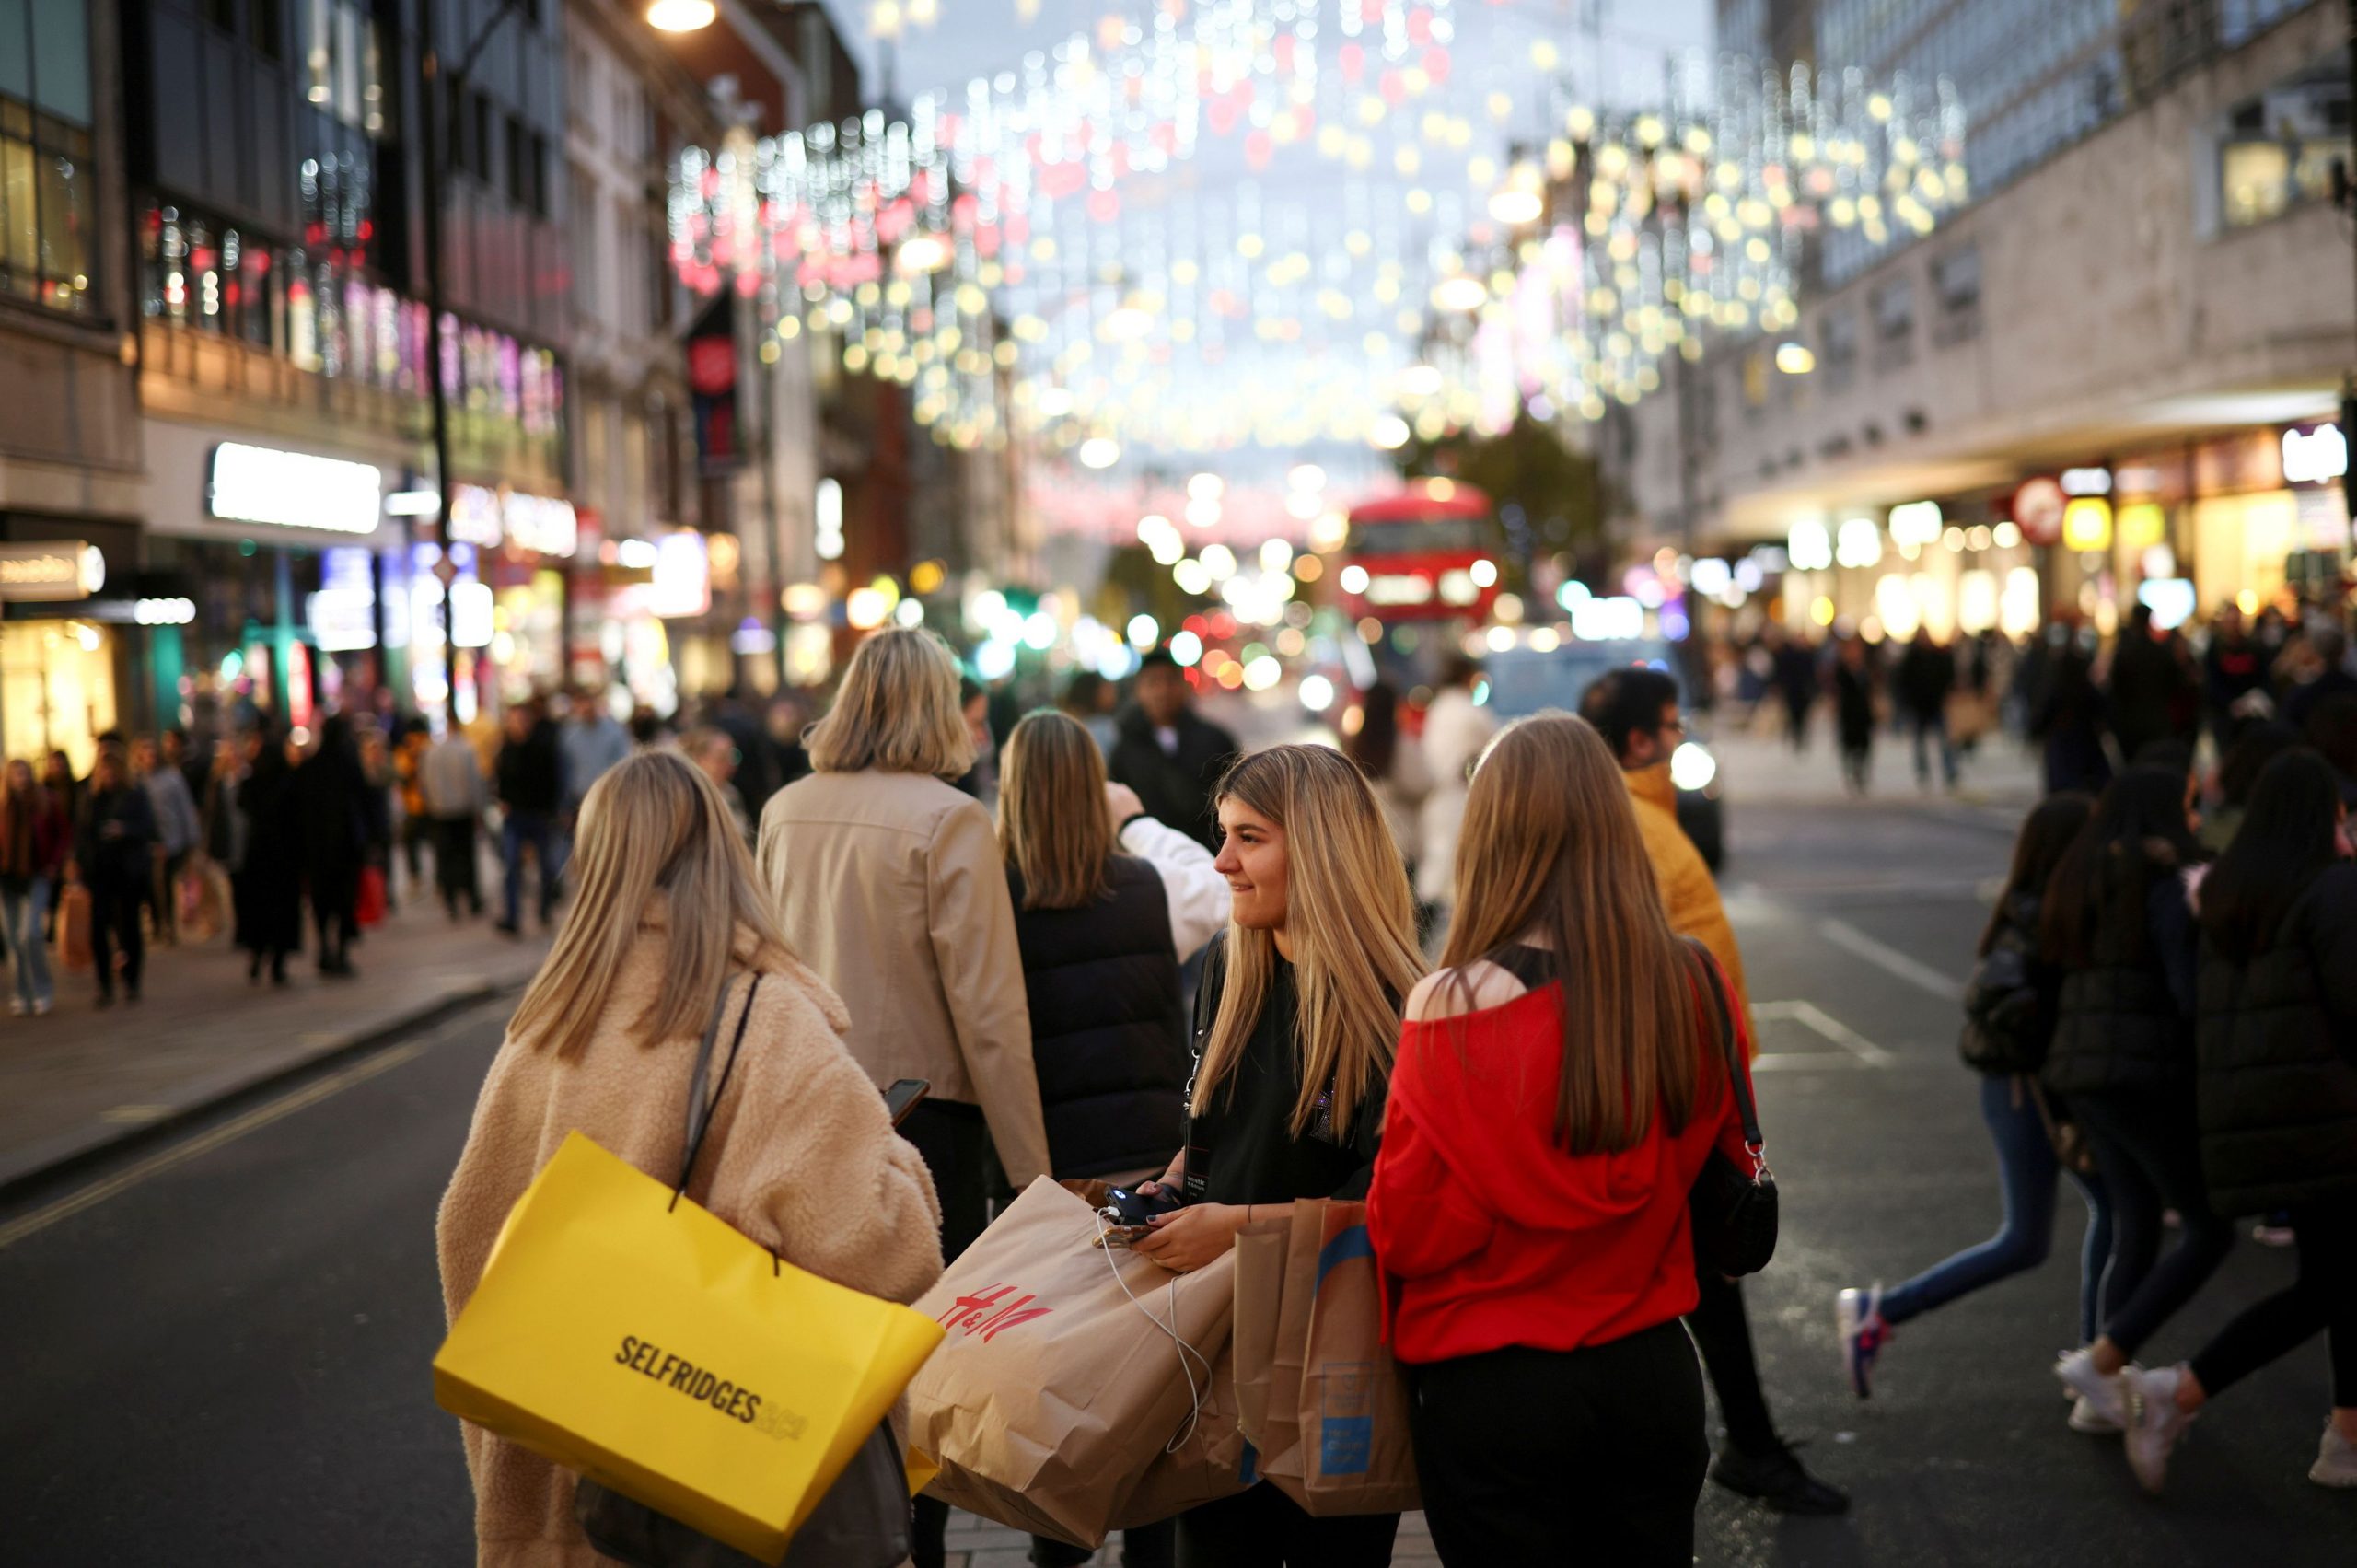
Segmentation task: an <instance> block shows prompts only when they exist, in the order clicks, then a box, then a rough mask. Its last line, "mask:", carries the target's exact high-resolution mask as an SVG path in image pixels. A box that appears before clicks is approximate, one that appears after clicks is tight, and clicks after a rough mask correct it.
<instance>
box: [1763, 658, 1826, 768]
mask: <svg viewBox="0 0 2357 1568" xmlns="http://www.w3.org/2000/svg"><path fill="white" fill-rule="evenodd" d="M1818 656H1819V650H1817V648H1815V647H1813V646H1811V645H1810V644H1809V642H1808V640H1807V639H1806V638H1805V637H1801V636H1794V637H1791V638H1788V639H1786V640H1784V641H1783V642H1782V643H1780V644H1779V645H1777V648H1776V669H1775V680H1776V689H1777V691H1779V692H1780V693H1782V696H1783V699H1784V724H1785V733H1786V734H1787V735H1789V736H1790V737H1791V738H1792V742H1793V749H1794V751H1795V752H1802V751H1806V750H1807V749H1808V721H1809V714H1810V711H1811V710H1813V709H1814V708H1815V707H1816V706H1817V696H1818V694H1819V693H1820V692H1822V691H1824V689H1825V677H1824V675H1823V674H1822V673H1821V672H1820V670H1819V669H1818V668H1817V662H1818Z"/></svg>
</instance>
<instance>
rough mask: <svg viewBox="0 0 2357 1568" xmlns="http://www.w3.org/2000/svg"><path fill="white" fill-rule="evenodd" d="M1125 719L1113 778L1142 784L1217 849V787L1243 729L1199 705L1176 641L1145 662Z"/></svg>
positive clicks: (1172, 819) (1167, 819)
mask: <svg viewBox="0 0 2357 1568" xmlns="http://www.w3.org/2000/svg"><path fill="white" fill-rule="evenodd" d="M1119 727H1120V738H1119V739H1118V740H1116V741H1115V742H1114V745H1113V751H1112V755H1111V757H1110V758H1109V760H1108V761H1107V764H1106V770H1105V771H1106V772H1107V773H1109V775H1110V776H1111V777H1112V780H1113V782H1114V783H1116V784H1127V785H1129V786H1130V787H1131V788H1132V789H1133V790H1135V791H1137V796H1138V799H1139V800H1141V801H1142V802H1144V805H1145V809H1146V814H1147V815H1148V816H1150V817H1152V818H1153V819H1155V821H1157V822H1161V823H1165V824H1167V825H1168V826H1170V827H1173V828H1176V829H1178V830H1179V831H1180V832H1182V833H1186V834H1189V835H1190V836H1191V837H1193V838H1194V839H1195V841H1196V842H1199V843H1201V844H1202V846H1203V847H1204V848H1205V849H1210V850H1216V849H1218V847H1219V836H1218V826H1217V824H1216V823H1215V822H1213V819H1212V790H1213V785H1214V784H1217V782H1218V781H1219V779H1220V777H1221V776H1222V775H1223V774H1224V773H1225V772H1226V771H1227V766H1228V764H1229V763H1230V762H1232V761H1235V760H1236V756H1237V745H1236V737H1234V736H1232V735H1230V734H1228V732H1227V731H1225V730H1224V729H1222V728H1221V727H1220V726H1217V725H1215V724H1213V723H1212V722H1211V721H1210V720H1208V719H1206V718H1204V717H1202V715H1201V714H1198V713H1196V712H1195V707H1194V693H1193V692H1192V691H1190V689H1189V687H1188V685H1187V677H1186V674H1185V672H1184V671H1182V670H1181V669H1179V661H1178V660H1177V659H1175V658H1173V657H1171V656H1170V650H1169V649H1167V648H1156V649H1155V650H1154V652H1152V653H1150V654H1148V655H1146V656H1145V657H1144V660H1142V661H1141V662H1140V664H1139V667H1138V679H1137V690H1136V693H1135V701H1134V702H1132V703H1131V705H1130V706H1129V708H1127V709H1126V710H1125V711H1124V712H1123V713H1122V714H1121V715H1120V720H1119Z"/></svg>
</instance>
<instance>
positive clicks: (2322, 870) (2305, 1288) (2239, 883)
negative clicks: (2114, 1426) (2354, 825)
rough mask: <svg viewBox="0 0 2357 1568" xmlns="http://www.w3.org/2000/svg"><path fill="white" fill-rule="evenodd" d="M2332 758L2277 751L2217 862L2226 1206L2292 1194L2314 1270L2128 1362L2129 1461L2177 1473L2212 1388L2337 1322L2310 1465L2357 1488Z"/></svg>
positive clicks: (2217, 1152) (2346, 924) (2200, 1050)
mask: <svg viewBox="0 0 2357 1568" xmlns="http://www.w3.org/2000/svg"><path fill="white" fill-rule="evenodd" d="M2347 829H2348V813H2347V811H2346V809H2345V808H2344V807H2343V806H2342V805H2341V799H2340V789H2339V787H2338V784H2337V781H2336V780H2335V779H2334V777H2333V774H2332V770H2331V768H2330V767H2329V766H2328V765H2327V764H2326V763H2325V762H2324V761H2322V760H2320V759H2318V758H2317V757H2316V756H2314V755H2313V754H2311V753H2308V752H2305V751H2293V752H2290V753H2287V754H2285V755H2284V756H2282V757H2279V758H2277V759H2276V760H2275V761H2272V762H2270V763H2269V764H2268V765H2267V768H2266V771H2265V772H2263V773H2261V774H2260V776H2259V780H2258V785H2257V786H2256V787H2255V788H2254V789H2253V790H2252V792H2251V799H2250V810H2249V814H2248V816H2247V818H2245V819H2244V822H2243V827H2242V830H2241V831H2240V832H2239V833H2237V834H2236V835H2235V842H2233V843H2232V844H2231V845H2229V846H2228V847H2227V850H2226V852H2225V854H2222V855H2221V856H2219V858H2218V863H2217V865H2213V866H2212V867H2211V869H2210V873H2209V875H2208V876H2207V877H2204V878H2203V879H2202V882H2201V889H2200V898H2201V912H2200V929H2201V971H2200V981H2199V983H2198V988H2197V996H2198V1011H2197V1014H2196V1019H2195V1051H2196V1055H2197V1058H2198V1061H2199V1063H2200V1067H2199V1077H2198V1081H2197V1083H2198V1086H2197V1089H2196V1099H2197V1102H2198V1105H2199V1107H2200V1129H2201V1165H2202V1170H2203V1174H2204V1177H2205V1179H2207V1181H2208V1183H2209V1189H2210V1202H2211V1206H2212V1209H2213V1210H2214V1211H2215V1212H2216V1213H2218V1214H2222V1215H2226V1216H2229V1217H2231V1216H2234V1215H2239V1214H2265V1213H2269V1212H2270V1211H2274V1210H2279V1209H2281V1210H2285V1211H2288V1212H2289V1214H2290V1215H2291V1225H2292V1233H2293V1241H2294V1245H2295V1246H2297V1248H2298V1249H2299V1277H2298V1278H2297V1279H2296V1280H2295V1281H2294V1282H2293V1283H2291V1284H2290V1285H2287V1286H2285V1287H2284V1288H2283V1289H2282V1290H2279V1291H2277V1292H2276V1293H2275V1294H2274V1295H2270V1296H2268V1297H2267V1298H2266V1299H2265V1300H2262V1301H2258V1302H2255V1303H2253V1304H2252V1305H2251V1306H2249V1307H2246V1308H2244V1309H2243V1311H2242V1312H2241V1313H2239V1314H2238V1315H2237V1316H2236V1317H2235V1319H2234V1320H2233V1321H2232V1322H2230V1323H2229V1324H2227V1325H2226V1327H2225V1328H2224V1329H2223V1330H2220V1331H2219V1332H2218V1333H2216V1334H2215V1335H2213V1336H2212V1338H2211V1340H2210V1342H2208V1343H2207V1344H2205V1345H2203V1346H2202V1347H2201V1349H2200V1351H2198V1352H2196V1353H2195V1354H2194V1355H2193V1357H2192V1359H2191V1360H2189V1361H2186V1362H2181V1363H2179V1364H2178V1365H2176V1366H2171V1367H2161V1368H2157V1369H2155V1370H2153V1371H2149V1372H2147V1371H2142V1370H2137V1369H2132V1368H2131V1370H2130V1371H2129V1372H2128V1373H2127V1375H2126V1376H2127V1381H2128V1385H2129V1389H2130V1395H2131V1397H2130V1401H2129V1402H2130V1408H2131V1411H2132V1413H2133V1414H2134V1417H2135V1421H2134V1423H2133V1424H2132V1425H2131V1427H2130V1428H2129V1431H2128V1442H2127V1446H2128V1462H2129V1464H2130V1465H2131V1467H2132V1468H2133V1469H2134V1470H2135V1472H2136V1479H2137V1480H2138V1481H2141V1482H2142V1483H2143V1485H2144V1487H2145V1489H2146V1490H2147V1491H2151V1492H2158V1491H2160V1490H2161V1486H2162V1483H2163V1482H2164V1481H2165V1479H2166V1477H2167V1472H2168V1461H2169V1457H2170V1454H2171V1451H2172V1450H2173V1449H2174V1448H2175V1447H2176V1446H2177V1440H2178V1439H2179V1438H2180V1437H2182V1436H2183V1435H2184V1434H2185V1430H2186V1428H2187V1426H2188V1425H2189V1424H2190V1423H2192V1421H2193V1419H2194V1417H2195V1416H2197V1415H2199V1414H2200V1412H2201V1411H2202V1409H2203V1408H2204V1407H2205V1406H2206V1405H2207V1404H2208V1403H2209V1401H2210V1400H2213V1399H2215V1398H2217V1396H2219V1395H2220V1394H2223V1393H2224V1392H2225V1391H2226V1390H2227V1389H2228V1388H2232V1387H2233V1386H2234V1385H2235V1384H2236V1383H2238V1382H2240V1381H2241V1380H2242V1379H2243V1378H2245V1377H2247V1376H2250V1374H2252V1373H2253V1372H2256V1371H2258V1369H2259V1368H2260V1367H2262V1366H2265V1365H2269V1364H2270V1363H2271V1362H2274V1361H2277V1360H2280V1359H2281V1358H2282V1356H2284V1355H2285V1354H2287V1353H2290V1352H2291V1351H2293V1350H2294V1349H2297V1348H2298V1347H2299V1346H2300V1345H2302V1344H2305V1342H2307V1341H2308V1340H2310V1339H2312V1338H2314V1337H2315V1335H2316V1330H2319V1329H2321V1330H2324V1331H2325V1334H2326V1336H2327V1339H2328V1342H2329V1344H2330V1349H2331V1367H2332V1412H2331V1414H2330V1416H2329V1417H2328V1419H2327V1421H2326V1423H2325V1429H2324V1436H2323V1439H2322V1441H2321V1442H2320V1444H2319V1445H2318V1448H2317V1454H2316V1464H2315V1466H2314V1467H2313V1468H2312V1469H2309V1471H2308V1479H2309V1480H2311V1481H2315V1482H2316V1483H2317V1484H2318V1485H2321V1486H2334V1487H2357V1051H2352V1049H2351V1044H2350V1042H2351V1040H2357V866H2352V865H2350V864H2349V842H2348V831H2347Z"/></svg>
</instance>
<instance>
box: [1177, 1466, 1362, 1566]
mask: <svg viewBox="0 0 2357 1568" xmlns="http://www.w3.org/2000/svg"><path fill="white" fill-rule="evenodd" d="M1398 1534H1399V1515H1397V1514H1346V1515H1343V1516H1340V1517H1338V1518H1331V1519H1316V1518H1312V1517H1310V1516H1309V1513H1308V1511H1307V1510H1306V1509H1304V1508H1303V1507H1302V1505H1301V1504H1298V1503H1295V1501H1294V1500H1293V1499H1292V1498H1290V1497H1287V1496H1286V1495H1285V1494H1284V1493H1282V1492H1279V1491H1278V1490H1277V1489H1276V1488H1275V1487H1273V1486H1271V1485H1270V1484H1269V1483H1268V1482H1267V1481H1262V1482H1260V1485H1258V1486H1255V1487H1252V1488H1250V1489H1249V1490H1248V1491H1244V1492H1239V1493H1237V1494H1236V1495H1235V1496H1233V1497H1223V1498H1221V1499H1220V1500H1219V1501H1218V1502H1216V1503H1206V1504H1203V1505H1202V1507H1200V1508H1190V1509H1188V1510H1187V1512H1185V1513H1183V1514H1181V1515H1179V1568H1385V1565H1386V1564H1387V1563H1389V1562H1390V1561H1391V1542H1392V1539H1393V1538H1394V1537H1396V1536H1397V1535H1398Z"/></svg>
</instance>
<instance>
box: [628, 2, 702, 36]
mask: <svg viewBox="0 0 2357 1568" xmlns="http://www.w3.org/2000/svg"><path fill="white" fill-rule="evenodd" d="M719 15H720V7H719V6H717V5H716V4H714V0H653V3H652V4H650V5H649V6H647V7H646V25H647V26H648V27H651V28H654V29H656V30H658V31H661V32H696V31H699V30H701V29H704V28H708V27H710V26H712V24H713V19H714V17H718V16H719Z"/></svg>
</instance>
